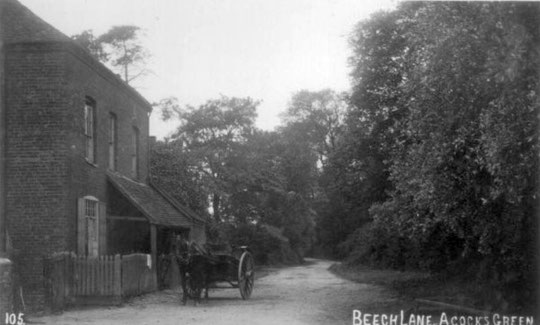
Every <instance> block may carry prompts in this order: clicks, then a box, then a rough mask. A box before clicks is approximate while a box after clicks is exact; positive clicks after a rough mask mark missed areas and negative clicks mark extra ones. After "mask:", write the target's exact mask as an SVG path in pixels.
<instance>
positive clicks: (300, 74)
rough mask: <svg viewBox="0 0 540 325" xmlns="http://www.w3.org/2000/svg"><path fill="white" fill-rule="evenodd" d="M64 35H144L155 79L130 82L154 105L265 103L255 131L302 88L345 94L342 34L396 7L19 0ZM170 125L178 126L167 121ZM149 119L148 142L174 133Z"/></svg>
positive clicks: (319, 0)
mask: <svg viewBox="0 0 540 325" xmlns="http://www.w3.org/2000/svg"><path fill="white" fill-rule="evenodd" d="M19 1H21V2H22V3H23V4H24V5H25V6H27V7H28V8H30V9H31V10H32V11H33V12H34V13H36V14H37V15H38V16H40V17H41V18H43V19H45V20H46V21H47V22H49V23H50V24H52V25H53V26H54V27H56V28H58V29H59V30H61V31H62V32H64V33H65V34H67V35H73V34H77V33H80V32H82V31H83V30H87V29H91V30H93V31H94V34H95V35H99V34H101V33H104V32H106V31H107V30H108V29H109V28H110V27H112V26H114V25H127V24H130V25H136V26H139V27H141V28H142V29H143V30H144V45H145V47H146V48H147V49H148V50H149V51H150V53H151V55H152V56H151V58H150V59H149V60H148V67H149V69H150V70H151V71H152V74H150V75H148V76H146V77H144V79H143V80H140V81H139V82H137V83H136V86H137V89H138V90H139V91H140V92H141V94H142V95H143V96H145V97H146V98H147V99H148V100H149V101H150V102H154V101H157V100H159V99H160V98H164V97H169V96H176V97H178V99H179V101H180V103H181V104H191V105H199V104H201V103H203V102H205V101H206V100H207V99H211V98H217V97H219V95H220V94H223V95H226V96H238V97H247V96H249V97H252V98H254V99H258V100H262V104H261V105H260V106H259V111H258V114H259V118H258V120H257V125H258V126H259V127H261V128H263V129H272V128H273V127H275V126H276V125H277V124H278V123H279V117H278V115H279V113H280V112H282V111H283V110H284V109H285V107H286V106H287V103H288V101H289V99H290V97H291V95H292V94H293V93H294V92H296V91H298V90H301V89H308V90H314V91H315V90H320V89H323V88H332V89H335V90H337V91H344V90H348V89H349V77H348V73H349V68H348V66H347V57H348V56H349V55H350V49H349V46H348V43H347V42H348V35H349V34H350V32H351V30H352V29H353V27H354V25H355V24H356V23H357V22H358V21H360V20H361V19H365V18H367V17H369V15H370V14H371V13H372V12H374V11H377V10H380V9H388V8H391V7H392V6H395V4H396V0H378V1H360V0H19ZM173 123H174V122H173ZM174 127H175V126H174V124H172V123H164V122H162V121H160V119H159V114H158V112H155V113H153V114H152V117H151V124H150V134H152V135H156V136H158V137H159V138H162V137H163V136H166V135H167V134H168V133H169V132H170V131H172V130H173V129H174Z"/></svg>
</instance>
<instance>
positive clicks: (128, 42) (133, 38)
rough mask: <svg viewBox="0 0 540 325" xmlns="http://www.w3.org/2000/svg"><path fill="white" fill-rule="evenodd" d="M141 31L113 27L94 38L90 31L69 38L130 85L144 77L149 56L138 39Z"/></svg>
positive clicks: (130, 27)
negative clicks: (108, 66)
mask: <svg viewBox="0 0 540 325" xmlns="http://www.w3.org/2000/svg"><path fill="white" fill-rule="evenodd" d="M140 33H141V29H140V28H139V27H137V26H133V25H122V26H113V27H112V28H111V29H109V31H107V32H106V33H104V34H102V35H100V36H99V37H95V36H94V34H93V33H92V31H91V30H85V31H83V32H82V33H81V34H77V35H73V36H72V37H71V38H72V39H73V40H75V41H76V42H77V43H78V44H79V45H80V46H82V47H83V48H84V49H86V50H87V51H88V52H89V53H90V55H92V56H93V57H94V58H96V59H97V60H99V61H100V62H102V63H105V64H109V65H110V66H111V68H112V69H116V70H117V71H119V72H120V75H121V76H122V78H123V80H124V81H125V82H126V83H128V84H129V83H130V82H132V81H133V80H135V79H136V78H139V77H141V76H143V75H145V74H146V73H147V72H148V70H147V69H146V67H145V63H146V59H147V58H148V56H149V54H148V51H147V50H146V49H145V48H144V47H143V46H142V44H141V40H140V38H139V36H140Z"/></svg>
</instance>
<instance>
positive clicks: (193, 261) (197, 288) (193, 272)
mask: <svg viewBox="0 0 540 325" xmlns="http://www.w3.org/2000/svg"><path fill="white" fill-rule="evenodd" d="M207 254H208V253H207V252H206V250H204V248H202V247H201V246H199V245H198V244H197V243H195V242H190V241H187V240H185V239H182V238H177V240H176V249H175V255H176V261H177V263H178V269H179V270H180V279H181V282H180V283H181V286H182V304H184V305H186V303H187V300H188V299H192V300H193V301H194V302H195V305H197V304H199V303H200V301H201V294H202V292H203V290H204V292H205V295H204V297H205V300H208V286H209V273H210V271H211V268H212V265H211V264H210V262H209V260H208V259H207V257H206V255H207Z"/></svg>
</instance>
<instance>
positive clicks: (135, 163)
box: [131, 127, 139, 178]
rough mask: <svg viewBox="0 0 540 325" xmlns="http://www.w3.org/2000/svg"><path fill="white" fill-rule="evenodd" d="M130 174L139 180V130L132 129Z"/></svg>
mask: <svg viewBox="0 0 540 325" xmlns="http://www.w3.org/2000/svg"><path fill="white" fill-rule="evenodd" d="M131 142H132V154H131V174H132V176H133V178H139V129H137V128H136V127H133V133H132V141H131Z"/></svg>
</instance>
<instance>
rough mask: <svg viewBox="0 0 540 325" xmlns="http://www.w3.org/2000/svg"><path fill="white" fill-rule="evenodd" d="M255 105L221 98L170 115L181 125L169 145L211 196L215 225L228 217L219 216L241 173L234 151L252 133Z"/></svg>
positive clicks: (244, 99) (240, 99) (251, 102)
mask: <svg viewBox="0 0 540 325" xmlns="http://www.w3.org/2000/svg"><path fill="white" fill-rule="evenodd" d="M257 105H258V102H256V101H254V100H252V99H251V98H228V97H225V96H222V97H221V98H219V99H215V100H208V101H207V102H206V103H204V104H202V105H201V106H199V107H197V108H195V107H191V106H188V107H186V108H185V109H179V108H178V107H176V110H175V111H174V115H175V116H176V117H177V118H179V119H180V121H181V125H180V127H179V128H178V130H177V131H176V133H174V134H173V135H172V138H171V141H172V142H175V143H177V145H178V146H180V147H181V148H182V153H183V154H184V155H186V156H187V157H189V158H188V161H189V162H190V167H189V168H190V169H192V170H193V171H195V172H196V173H197V174H198V175H199V177H200V178H201V180H202V183H203V184H204V187H205V191H207V192H208V193H211V194H210V195H211V197H212V198H211V202H212V213H213V217H214V219H215V221H216V222H221V221H223V220H224V219H223V218H228V217H231V216H230V215H222V212H223V211H224V207H225V204H224V203H225V202H224V201H225V200H226V199H227V197H228V195H229V193H230V189H231V186H232V184H233V181H234V180H235V178H238V177H241V175H243V173H244V170H243V169H242V166H241V164H240V162H241V161H240V160H239V158H240V157H241V156H240V155H239V154H238V151H239V150H240V148H241V147H242V146H243V145H244V144H245V143H246V141H247V138H248V137H249V135H250V134H252V132H253V128H254V123H255V117H256V107H257ZM169 108H170V106H169ZM171 114H172V112H171Z"/></svg>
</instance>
